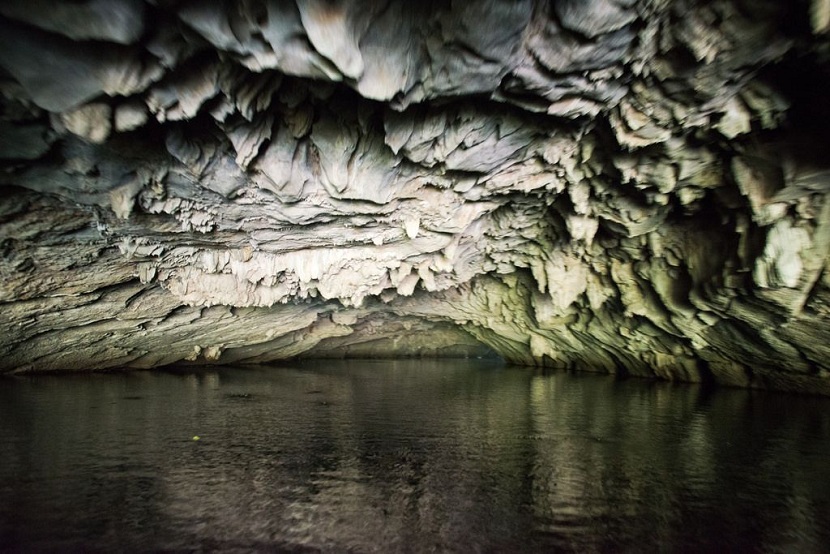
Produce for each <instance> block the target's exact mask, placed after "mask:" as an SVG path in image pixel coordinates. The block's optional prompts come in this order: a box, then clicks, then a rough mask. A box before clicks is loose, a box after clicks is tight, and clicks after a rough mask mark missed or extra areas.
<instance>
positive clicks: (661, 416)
mask: <svg viewBox="0 0 830 554" xmlns="http://www.w3.org/2000/svg"><path fill="white" fill-rule="evenodd" d="M828 407H830V401H828V400H827V399H820V398H801V397H795V396H788V395H774V394H763V393H758V392H749V391H738V390H719V391H716V392H707V391H705V390H703V389H700V388H697V387H690V386H671V385H668V384H665V383H661V384H652V383H648V382H644V381H636V380H632V381H623V382H620V381H617V380H615V379H613V378H610V377H605V376H595V375H578V376H574V375H568V374H562V373H554V374H543V373H540V372H538V371H534V370H529V369H524V368H503V367H500V366H497V365H493V364H492V363H479V362H459V361H447V362H425V361H411V362H404V361H399V362H343V363H332V362H326V363H324V364H318V365H312V364H304V365H303V366H299V367H294V368H281V369H239V368H235V369H225V370H220V371H217V370H210V371H206V372H197V373H188V374H181V375H180V374H165V373H131V374H125V375H89V376H82V377H66V376H64V377H38V378H27V379H15V380H6V381H3V382H0V546H2V547H4V548H6V549H12V550H27V551H28V550H31V549H33V548H34V549H37V548H48V549H74V548H79V547H82V546H85V547H89V548H93V549H104V550H111V549H127V550H134V549H137V548H143V549H150V550H158V549H173V550H181V549H185V550H191V549H216V550H233V549H242V550H251V549H260V548H261V549H288V550H300V551H302V550H304V549H308V550H327V551H343V550H353V551H377V550H382V551H417V552H420V551H425V550H438V551H459V552H469V551H507V550H510V551H515V550H522V551H544V550H550V549H551V548H556V549H560V550H573V551H580V552H584V551H604V550H609V549H611V550H620V549H623V550H638V551H639V550H642V549H643V548H654V547H658V548H662V549H671V550H677V549H681V550H682V549H695V550H699V549H703V548H713V547H718V548H722V549H723V548H728V549H741V550H745V549H750V550H757V549H761V548H763V549H772V550H775V549H798V550H801V551H803V550H826V549H827V547H828V546H830V532H828V530H827V528H826V526H825V525H824V522H825V521H827V517H828V515H830V479H828V477H830V468H828V466H827V463H826V460H827V459H830V458H828V454H830V440H828V439H830V411H828ZM196 435H198V436H199V437H200V440H198V441H195V440H193V437H194V436H196Z"/></svg>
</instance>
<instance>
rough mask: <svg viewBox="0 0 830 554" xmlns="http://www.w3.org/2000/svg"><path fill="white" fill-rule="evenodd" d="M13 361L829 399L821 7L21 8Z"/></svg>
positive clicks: (8, 286)
mask: <svg viewBox="0 0 830 554" xmlns="http://www.w3.org/2000/svg"><path fill="white" fill-rule="evenodd" d="M0 15H2V18H0V93H2V98H1V99H0V102H2V104H1V105H0V163H1V164H2V174H0V198H1V199H0V274H1V275H2V283H0V301H1V302H2V309H3V314H4V317H3V319H2V321H0V369H2V371H5V372H36V371H47V370H61V369H78V370H81V369H103V368H149V367H157V366H162V365H166V364H173V363H187V362H190V363H198V364H205V363H221V364H236V363H258V362H270V361H275V360H279V359H285V358H291V357H297V356H334V357H338V356H413V355H484V354H486V353H488V352H491V351H492V352H495V353H497V354H499V355H501V356H502V357H504V358H505V359H506V360H508V361H512V362H518V363H522V364H536V365H546V366H555V367H563V368H574V369H582V370H590V371H601V372H612V373H622V374H630V375H642V376H658V377H662V378H666V379H674V380H684V381H702V380H713V381H715V382H719V383H725V384H731V385H742V386H753V387H770V388H778V389H785V390H796V391H804V392H813V393H823V394H830V373H828V371H830V317H828V315H829V313H830V273H828V271H827V269H826V265H827V261H828V248H830V201H828V199H829V198H828V190H830V158H828V157H827V144H828V135H830V134H828V132H827V124H828V122H830V119H828V117H827V116H828V105H827V102H826V98H825V94H824V93H825V91H826V90H827V87H828V85H830V41H829V40H828V35H827V32H828V27H830V3H828V2H826V1H821V0H817V1H815V2H812V3H808V2H782V1H780V0H752V1H750V0H713V1H708V0H707V1H704V0H551V1H548V2H546V1H542V0H493V1H490V0H478V1H471V2H439V1H426V2H410V1H408V0H387V1H386V2H370V3H365V2H363V3H361V2H349V1H347V0H296V2H290V1H287V0H264V1H261V2H258V1H255V0H252V1H244V2H236V1H227V2H203V1H176V0H146V1H142V0H117V1H115V0H86V1H83V2H64V3H59V4H58V5H55V4H54V3H53V2H49V1H46V0H26V1H23V0H7V1H5V2H3V4H2V5H1V6H0Z"/></svg>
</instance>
